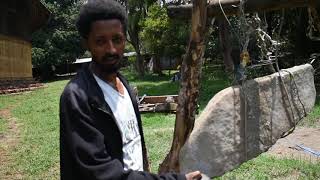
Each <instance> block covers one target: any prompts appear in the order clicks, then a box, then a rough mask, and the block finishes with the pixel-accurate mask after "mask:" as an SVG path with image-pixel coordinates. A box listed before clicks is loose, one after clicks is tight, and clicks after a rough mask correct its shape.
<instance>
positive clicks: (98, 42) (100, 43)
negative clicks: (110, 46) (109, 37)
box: [96, 39, 104, 45]
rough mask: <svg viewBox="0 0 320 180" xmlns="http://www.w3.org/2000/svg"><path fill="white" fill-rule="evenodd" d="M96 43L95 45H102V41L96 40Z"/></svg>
mask: <svg viewBox="0 0 320 180" xmlns="http://www.w3.org/2000/svg"><path fill="white" fill-rule="evenodd" d="M96 43H97V44H98V45H103V44H104V40H102V39H98V40H96Z"/></svg>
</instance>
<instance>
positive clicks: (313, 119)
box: [299, 97, 320, 127]
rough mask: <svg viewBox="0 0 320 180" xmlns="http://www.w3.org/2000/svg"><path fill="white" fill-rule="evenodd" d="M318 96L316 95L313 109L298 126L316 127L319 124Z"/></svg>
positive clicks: (319, 107) (319, 104)
mask: <svg viewBox="0 0 320 180" xmlns="http://www.w3.org/2000/svg"><path fill="white" fill-rule="evenodd" d="M319 118H320V97H317V99H316V102H315V106H314V108H313V110H312V111H311V112H310V114H308V116H307V117H306V118H304V119H303V120H302V121H301V122H300V123H299V126H306V127H316V126H320V121H319Z"/></svg>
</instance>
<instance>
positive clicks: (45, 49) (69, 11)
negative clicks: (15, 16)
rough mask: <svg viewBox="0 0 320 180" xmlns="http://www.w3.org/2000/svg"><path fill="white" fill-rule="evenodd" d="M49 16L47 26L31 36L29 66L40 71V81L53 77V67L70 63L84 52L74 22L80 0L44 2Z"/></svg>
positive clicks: (48, 0) (44, 0)
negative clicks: (30, 63) (30, 61)
mask: <svg viewBox="0 0 320 180" xmlns="http://www.w3.org/2000/svg"><path fill="white" fill-rule="evenodd" d="M42 3H43V4H44V5H45V6H46V7H47V8H48V9H49V11H50V12H51V18H50V20H49V22H48V24H47V25H46V26H45V27H44V28H43V29H41V30H40V31H38V32H36V33H34V34H33V36H32V45H33V48H32V63H33V66H34V67H36V68H39V69H40V71H41V76H42V78H45V79H47V78H50V77H51V76H52V75H53V72H52V66H59V65H62V64H67V63H71V62H73V61H75V60H76V58H77V57H79V56H80V55H81V54H83V53H84V49H83V48H82V47H81V45H80V44H81V43H80V41H81V38H80V36H79V34H78V32H77V30H76V27H75V21H76V18H77V15H78V13H79V9H80V5H81V4H82V1H81V0H78V1H76V0H73V1H71V0H57V1H53V0H43V1H42Z"/></svg>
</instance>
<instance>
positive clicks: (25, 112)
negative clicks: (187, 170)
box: [0, 70, 320, 179]
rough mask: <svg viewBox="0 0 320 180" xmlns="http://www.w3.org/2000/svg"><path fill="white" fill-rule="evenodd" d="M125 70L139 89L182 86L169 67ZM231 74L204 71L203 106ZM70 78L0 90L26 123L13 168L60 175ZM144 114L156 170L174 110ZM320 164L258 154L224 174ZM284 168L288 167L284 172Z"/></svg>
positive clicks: (0, 105) (313, 170)
mask: <svg viewBox="0 0 320 180" xmlns="http://www.w3.org/2000/svg"><path fill="white" fill-rule="evenodd" d="M124 74H125V76H126V77H127V78H128V80H129V81H130V83H131V84H132V85H135V86H137V87H138V89H139V94H140V95H143V94H147V95H165V94H177V93H178V90H179V84H178V83H171V82H169V80H170V76H168V74H167V73H166V74H165V76H163V77H158V76H157V75H150V74H147V75H146V76H145V77H144V78H138V77H137V76H135V75H133V74H132V73H130V72H128V71H126V72H124ZM226 79H227V78H226V76H225V75H224V74H223V73H220V72H215V73H213V72H210V71H209V70H205V71H204V75H203V77H202V80H201V89H200V97H199V104H200V110H202V109H203V108H204V107H205V106H206V104H207V102H208V101H209V100H210V99H211V98H212V97H213V95H214V94H215V93H217V92H218V91H220V90H222V89H223V88H225V87H226V86H228V85H229V84H230V83H229V82H228V81H227V80H226ZM66 83H67V81H66V80H63V81H56V82H49V83H46V86H47V88H44V89H39V90H36V91H34V92H31V93H24V94H20V95H10V96H0V110H1V109H6V108H10V109H12V110H11V114H12V116H14V117H15V118H16V119H17V121H18V123H19V124H21V125H20V126H19V127H20V143H19V144H18V145H17V147H16V149H13V150H12V151H11V152H12V153H11V156H12V157H13V158H14V159H15V162H14V164H13V165H10V167H9V171H10V172H19V173H20V174H22V175H23V179H58V178H59V168H58V164H59V117H58V108H59V107H58V106H59V98H60V94H61V92H62V90H63V88H64V86H65V85H66ZM319 113H320V103H317V106H316V108H315V110H314V111H313V112H312V113H311V117H313V119H314V121H315V122H316V119H317V117H319V116H320V114H319ZM142 120H143V127H144V133H145V139H146V145H147V149H148V153H149V158H150V161H151V168H152V172H157V169H158V166H159V164H160V163H161V162H162V160H163V159H164V158H165V156H166V154H167V153H168V151H169V148H170V147H171V142H172V136H173V127H174V120H175V115H173V114H158V113H155V114H154V113H149V114H142ZM310 121H313V120H310ZM6 129H7V123H6V121H3V119H0V134H1V132H4V131H6ZM0 143H1V142H0ZM298 166H299V167H298ZM300 166H301V167H300ZM274 167H278V168H274ZM280 167H281V168H280ZM282 167H283V168H282ZM318 167H319V166H317V167H315V165H311V164H308V163H305V162H296V161H293V160H278V159H275V158H270V157H266V156H259V157H258V158H256V159H255V160H252V161H249V162H247V163H245V164H243V165H242V166H240V168H238V169H237V170H235V171H233V172H231V173H228V174H226V175H225V176H223V177H222V178H227V179H228V178H231V179H233V178H232V177H243V178H244V179H245V178H246V177H252V178H253V179H255V178H258V179H259V178H260V177H261V178H262V179H264V177H277V176H279V177H282V176H286V175H287V174H290V173H292V172H294V171H297V172H298V173H300V174H302V175H301V177H312V178H313V177H319V174H318V172H320V170H319V168H318ZM268 168H269V169H268ZM285 169H288V171H286V172H284V171H285ZM304 175H305V176H304ZM250 179H251V178H250Z"/></svg>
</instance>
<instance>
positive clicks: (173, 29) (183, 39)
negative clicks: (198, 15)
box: [140, 4, 189, 73]
mask: <svg viewBox="0 0 320 180" xmlns="http://www.w3.org/2000/svg"><path fill="white" fill-rule="evenodd" d="M140 24H141V26H142V31H141V33H140V37H141V40H142V42H143V48H144V50H146V51H147V52H148V53H151V54H153V56H154V57H155V58H156V60H159V59H160V57H168V58H172V59H179V58H180V57H181V56H182V54H183V53H184V52H185V47H186V45H187V38H188V36H189V35H188V32H189V31H188V30H189V25H188V24H186V23H185V22H181V21H177V20H172V19H169V17H168V15H167V10H166V8H165V7H163V6H162V7H161V6H160V5H158V4H153V5H152V6H150V8H149V11H148V13H147V17H146V18H145V19H142V20H141V23H140ZM158 70H159V71H160V72H155V73H161V68H159V69H158Z"/></svg>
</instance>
